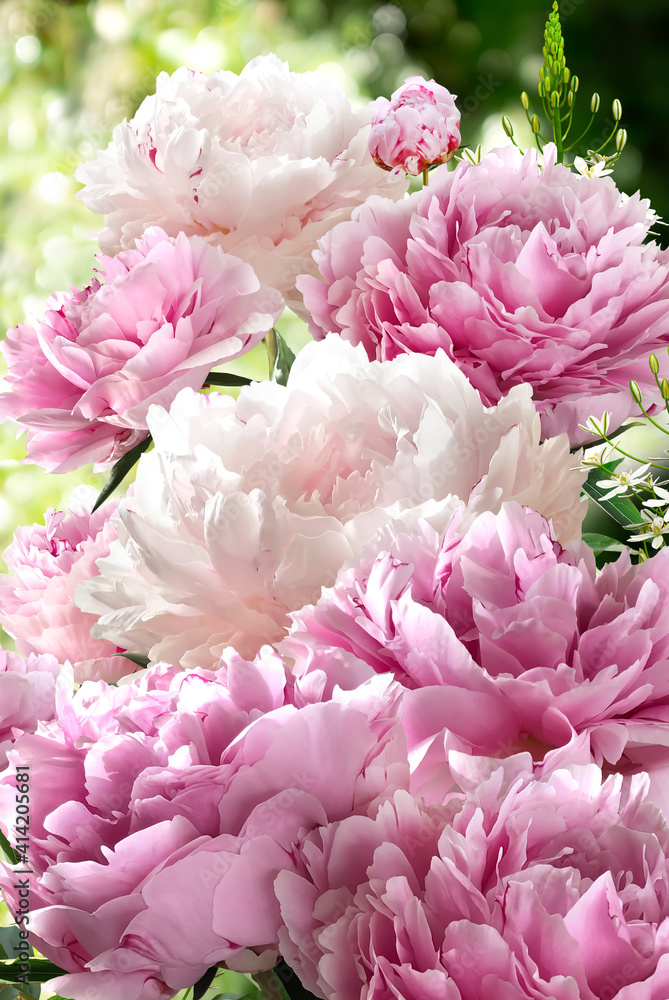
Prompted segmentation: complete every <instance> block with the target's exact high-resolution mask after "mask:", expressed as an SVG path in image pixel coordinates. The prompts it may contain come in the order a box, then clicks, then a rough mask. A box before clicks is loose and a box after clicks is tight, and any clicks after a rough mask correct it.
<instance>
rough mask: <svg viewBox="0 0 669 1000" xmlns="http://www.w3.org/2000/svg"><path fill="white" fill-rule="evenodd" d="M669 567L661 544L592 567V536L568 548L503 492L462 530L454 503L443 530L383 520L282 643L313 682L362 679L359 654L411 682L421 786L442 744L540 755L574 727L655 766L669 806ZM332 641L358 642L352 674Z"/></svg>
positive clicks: (603, 754)
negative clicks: (503, 499) (635, 557)
mask: <svg viewBox="0 0 669 1000" xmlns="http://www.w3.org/2000/svg"><path fill="white" fill-rule="evenodd" d="M668 578H669V550H667V551H665V550H664V549H663V550H662V551H661V552H659V553H658V554H657V555H656V556H654V557H653V558H652V559H649V560H647V561H646V562H643V563H640V564H639V565H636V566H632V565H631V564H630V559H629V555H628V554H627V553H624V554H623V555H621V556H620V558H619V559H618V561H617V562H615V563H609V564H607V565H606V566H605V567H604V568H603V569H602V570H601V571H600V572H599V573H598V572H597V570H596V567H595V562H594V556H593V554H592V551H591V549H590V548H589V547H588V546H587V545H585V543H581V542H574V543H572V544H570V545H568V546H567V547H566V548H563V547H562V545H560V544H559V542H558V541H557V540H556V538H555V534H554V533H553V531H552V530H551V527H550V525H549V524H548V522H547V521H546V520H545V518H543V517H542V516H541V515H540V514H537V513H536V512H535V511H531V510H529V509H528V508H523V507H521V506H520V505H518V504H513V503H509V504H504V505H503V506H502V509H501V511H500V512H499V513H498V514H492V513H485V514H481V515H480V516H479V517H478V518H477V519H476V520H475V521H474V522H473V523H472V524H471V525H470V526H469V527H468V528H467V529H466V530H463V525H462V523H461V516H460V514H456V515H455V516H454V518H453V520H452V521H451V523H450V524H449V525H448V527H447V529H446V531H445V532H443V533H442V534H441V535H440V534H439V533H438V532H436V531H435V530H434V529H433V528H431V527H430V526H429V525H428V524H425V523H423V524H420V525H418V526H417V527H416V529H415V530H414V531H413V532H411V533H409V532H407V530H406V528H405V527H404V526H402V525H394V526H391V527H389V528H388V529H387V530H386V531H385V532H383V533H382V534H381V536H380V537H379V538H378V539H377V540H375V541H374V543H373V544H372V545H370V546H369V548H368V549H367V552H366V555H365V557H364V558H363V559H362V560H360V561H359V562H357V563H351V564H349V566H348V567H345V568H344V569H342V570H341V572H340V574H339V576H338V579H337V582H336V583H335V585H334V587H333V588H332V589H331V590H327V591H324V593H323V596H322V597H321V598H320V600H319V601H318V602H317V604H316V605H315V607H308V608H305V609H303V610H302V611H300V612H299V613H297V614H294V615H293V616H292V617H293V619H294V625H293V629H292V630H291V634H290V636H289V638H288V639H287V640H286V642H285V643H284V644H283V646H282V647H281V649H282V651H283V652H284V655H286V656H290V657H291V658H293V659H294V660H295V661H296V664H295V670H296V672H297V673H298V674H300V675H308V674H309V673H311V672H315V674H316V676H315V677H314V679H313V681H312V686H313V685H314V684H315V686H316V687H315V689H316V690H317V691H318V692H319V697H327V695H328V692H329V691H330V690H332V687H333V685H334V684H338V685H341V686H343V687H355V686H356V685H357V684H358V683H360V680H361V678H362V679H364V677H365V676H366V675H365V674H364V672H362V673H361V669H360V664H359V663H358V661H359V660H362V661H364V662H365V663H366V664H367V665H368V667H369V668H370V672H378V673H385V672H387V671H391V672H392V673H393V674H394V676H395V678H396V679H397V680H399V681H400V682H401V683H402V685H403V686H404V687H406V688H408V689H410V690H409V691H408V693H407V695H406V697H405V698H404V700H403V705H402V717H403V724H404V727H405V729H406V732H407V736H408V739H409V746H410V748H411V749H413V750H415V757H414V765H415V767H416V776H415V779H414V780H415V787H420V785H421V783H422V782H424V781H427V780H428V778H429V779H430V780H432V779H433V778H435V777H436V776H438V775H439V774H440V773H441V772H443V761H444V748H446V749H449V748H456V749H458V750H462V751H465V752H467V753H474V754H486V755H491V756H502V755H507V754H509V753H513V752H515V751H516V750H518V749H519V748H522V749H525V748H527V749H530V750H531V751H532V752H533V755H534V756H535V758H536V759H537V760H538V761H541V760H542V759H543V758H544V756H545V754H546V753H547V752H549V751H550V750H551V748H555V747H562V746H566V745H567V744H569V743H570V741H571V740H572V739H573V737H574V734H575V733H579V734H580V733H583V734H586V735H587V737H588V738H589V744H590V748H591V753H592V755H593V758H594V760H595V761H596V763H598V764H600V765H601V764H603V763H606V766H608V767H612V766H613V767H616V768H619V769H622V770H625V771H629V770H638V769H639V768H642V769H643V770H649V771H651V772H652V774H653V778H654V782H653V794H654V796H655V798H656V800H657V802H658V805H659V804H661V805H663V806H664V805H666V806H669V788H668V786H667V781H666V777H665V776H664V775H665V773H666V769H667V767H669V589H668V588H667V579H668ZM332 647H334V648H337V649H340V650H343V651H344V652H345V653H347V654H352V656H353V657H355V658H357V659H355V660H354V661H353V662H352V663H351V666H350V674H351V681H350V682H349V683H347V681H346V674H347V671H346V665H345V663H344V664H343V665H342V662H341V658H340V659H336V658H335V659H334V660H331V659H330V656H329V650H330V648H332ZM330 670H332V677H331V678H329V677H328V674H329V672H330ZM321 691H322V692H324V693H323V694H320V692H321Z"/></svg>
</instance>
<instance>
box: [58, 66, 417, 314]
mask: <svg viewBox="0 0 669 1000" xmlns="http://www.w3.org/2000/svg"><path fill="white" fill-rule="evenodd" d="M372 108H373V105H369V106H368V107H366V108H364V109H363V110H361V111H353V110H352V108H351V105H350V102H349V100H348V98H347V97H346V95H345V93H344V91H343V90H342V88H341V87H340V85H339V84H338V83H337V82H336V81H335V80H333V79H332V78H331V77H326V76H324V75H322V74H320V73H291V72H289V70H288V66H287V64H286V63H284V62H281V60H279V59H277V57H276V56H274V55H268V56H258V58H256V59H253V60H252V61H251V62H250V63H248V65H247V66H245V67H244V69H243V70H242V72H241V74H240V75H239V76H237V75H236V74H235V73H231V72H229V71H227V70H225V71H223V70H221V71H219V72H216V73H213V74H212V75H211V76H206V75H205V74H204V73H194V72H192V71H191V70H187V69H185V68H182V69H179V70H177V71H176V73H173V74H172V76H168V75H167V73H161V74H160V76H159V77H158V80H157V81H156V94H155V96H152V97H147V98H146V99H145V100H144V101H143V102H142V104H141V105H140V107H139V110H138V111H137V113H136V115H135V117H134V118H133V119H132V120H131V121H129V122H123V123H122V124H121V125H118V126H117V127H116V129H115V130H114V136H113V139H112V141H111V142H110V144H109V146H108V148H107V149H106V150H104V151H101V152H99V153H98V155H97V158H96V159H95V160H93V161H91V162H90V163H85V164H83V165H82V166H80V167H79V169H78V171H77V179H78V180H79V181H81V182H82V183H83V184H85V185H86V186H85V187H84V189H83V191H81V192H80V193H79V198H81V199H82V201H84V202H85V204H86V205H87V206H88V207H89V208H90V209H92V210H93V211H94V212H98V213H101V214H104V215H106V228H105V229H103V231H102V232H101V234H100V245H101V247H102V249H103V250H105V251H106V252H108V253H115V252H116V251H117V250H119V249H120V248H126V247H129V246H132V244H133V241H134V240H136V239H138V238H139V237H140V236H141V234H142V233H143V232H144V230H145V229H146V228H147V227H148V226H153V225H159V226H162V228H163V229H165V230H166V231H167V232H168V233H170V235H171V236H176V235H177V233H179V232H185V233H188V234H189V235H190V234H197V235H199V236H203V237H205V239H207V241H208V242H210V243H215V244H217V245H218V246H221V247H222V248H223V249H224V250H226V251H228V252H230V253H234V254H236V255H237V256H238V257H241V258H242V259H243V260H246V261H248V262H249V263H250V264H252V266H253V268H254V270H255V271H256V274H257V275H258V277H259V278H260V280H261V281H263V282H264V283H265V284H268V285H271V286H272V287H274V288H278V289H279V290H280V291H281V292H282V293H283V294H284V295H285V297H286V300H287V301H288V303H289V305H291V306H293V307H298V308H299V306H300V303H301V297H300V296H299V295H297V293H296V291H295V278H296V276H297V275H298V274H300V272H302V271H309V270H310V269H313V270H314V271H315V266H314V264H313V261H312V260H311V253H312V251H313V250H314V249H315V247H316V242H317V240H318V239H319V238H320V237H321V236H323V235H324V234H325V233H326V232H327V231H328V229H330V227H331V226H333V225H334V224H335V223H336V222H340V221H341V220H342V219H348V218H350V215H351V210H352V209H353V208H354V207H355V206H356V205H359V204H361V203H362V202H363V201H364V200H365V199H366V198H367V196H368V195H370V194H374V193H377V194H381V195H383V196H384V197H386V198H392V199H397V198H401V197H402V195H403V194H404V193H405V191H406V181H405V180H404V179H399V178H391V179H390V180H389V179H388V178H387V177H386V176H385V175H383V174H380V173H379V170H378V168H377V167H376V166H375V164H374V162H373V161H372V158H371V156H370V154H369V150H368V148H367V141H368V137H369V123H370V120H371V116H372Z"/></svg>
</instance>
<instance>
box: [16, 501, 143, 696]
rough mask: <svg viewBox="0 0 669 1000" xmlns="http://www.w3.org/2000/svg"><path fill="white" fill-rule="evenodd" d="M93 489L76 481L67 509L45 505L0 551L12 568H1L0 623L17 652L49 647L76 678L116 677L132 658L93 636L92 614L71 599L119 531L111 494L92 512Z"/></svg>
mask: <svg viewBox="0 0 669 1000" xmlns="http://www.w3.org/2000/svg"><path fill="white" fill-rule="evenodd" d="M95 498H96V490H94V489H93V487H92V486H80V487H77V489H76V490H74V491H73V493H72V494H71V495H70V498H69V503H68V510H67V512H63V511H59V510H53V509H50V510H47V512H46V514H45V515H44V524H43V525H40V524H33V525H31V526H30V527H25V528H17V530H16V533H15V535H14V541H13V542H12V544H11V545H10V546H9V548H8V549H6V550H5V552H4V559H5V562H6V563H7V566H8V567H9V570H10V572H9V574H2V575H0V625H2V627H3V628H4V629H5V631H6V632H8V633H9V634H10V635H11V636H12V637H13V639H14V640H15V644H16V648H17V649H18V651H19V652H20V653H23V654H24V655H28V654H29V653H53V655H54V656H55V657H56V658H57V659H58V660H60V662H61V663H64V662H65V661H66V660H68V661H69V662H70V663H71V664H72V665H73V666H74V678H75V680H76V681H77V682H78V683H81V682H82V681H84V680H105V681H117V680H118V679H119V677H123V675H124V674H127V673H131V672H132V671H133V670H134V669H135V666H134V664H133V663H132V662H131V661H130V660H127V659H124V657H122V656H116V655H115V654H116V653H117V652H119V649H118V647H117V646H115V645H113V644H112V643H110V642H106V641H105V640H104V639H93V638H91V627H92V626H93V625H95V623H96V621H97V619H96V618H95V616H94V615H87V614H85V612H83V611H81V610H80V609H79V608H78V607H77V606H76V604H75V603H74V595H75V590H76V587H77V586H78V584H80V583H84V582H85V581H86V580H90V579H91V578H92V577H94V576H97V575H98V572H99V570H98V568H97V566H96V565H95V560H96V559H99V558H101V557H102V556H106V555H108V553H109V546H110V544H111V542H112V540H113V539H114V538H115V537H116V529H115V528H114V525H113V523H112V521H111V515H112V514H114V513H115V512H116V501H115V500H108V501H107V502H106V503H104V504H102V505H101V506H100V507H99V508H98V509H97V510H96V511H95V513H94V514H91V508H92V506H93V504H94V502H95Z"/></svg>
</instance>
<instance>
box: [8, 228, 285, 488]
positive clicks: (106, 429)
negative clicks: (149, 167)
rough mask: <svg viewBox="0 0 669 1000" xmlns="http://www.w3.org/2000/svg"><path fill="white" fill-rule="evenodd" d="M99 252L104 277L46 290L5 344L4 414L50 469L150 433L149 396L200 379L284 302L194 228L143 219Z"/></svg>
mask: <svg viewBox="0 0 669 1000" xmlns="http://www.w3.org/2000/svg"><path fill="white" fill-rule="evenodd" d="M98 261H99V263H100V269H99V272H98V273H99V274H100V277H101V278H102V279H103V280H102V281H101V280H100V279H98V278H94V279H93V282H92V284H91V285H89V286H88V287H87V288H85V289H83V291H80V292H78V291H76V290H74V292H73V294H72V295H60V296H54V297H52V298H51V299H50V300H49V304H50V306H51V308H50V309H49V310H48V311H47V313H46V315H45V317H44V319H43V320H41V321H40V322H39V323H38V324H37V327H36V328H35V329H33V327H31V326H28V325H26V324H21V325H20V326H17V327H15V328H14V329H13V330H10V331H9V333H8V335H7V340H6V341H5V342H4V344H3V345H2V352H3V354H4V357H5V360H6V362H7V365H8V367H9V375H8V376H7V383H8V384H9V386H10V387H11V389H12V391H11V392H8V393H3V394H2V395H1V396H0V416H1V417H10V418H12V419H14V420H17V421H18V422H19V424H20V425H21V426H23V427H27V428H28V442H27V451H28V456H29V459H30V460H31V461H33V462H35V463H36V464H37V465H41V466H42V467H43V468H45V469H46V470H47V471H48V472H68V471H70V470H71V469H76V468H78V467H79V466H81V465H85V464H86V463H87V462H95V463H97V464H96V468H97V469H106V468H108V467H109V466H111V465H113V464H114V462H115V461H116V459H117V458H119V457H120V456H121V455H123V454H124V453H125V452H126V451H129V450H130V449H131V448H132V447H133V446H134V445H136V444H138V443H139V442H140V441H142V440H143V439H144V438H146V437H147V436H148V430H147V423H146V413H147V410H148V408H149V406H150V405H151V404H152V403H163V404H165V405H169V403H170V402H171V401H172V400H173V399H174V397H175V396H176V394H177V392H178V391H179V390H180V389H182V388H183V387H184V386H191V388H193V389H199V388H200V387H201V386H202V384H203V383H204V381H205V378H206V376H207V374H208V373H209V371H210V370H211V369H212V368H213V367H214V366H216V365H221V364H224V363H226V362H228V361H231V360H232V359H233V358H237V357H239V356H240V355H241V354H244V353H245V352H246V351H249V350H251V348H252V347H255V346H256V344H259V343H260V341H261V340H262V338H263V337H264V336H265V334H266V333H267V331H268V330H269V329H270V327H271V326H272V324H273V323H274V322H275V320H276V319H277V318H278V316H279V315H280V314H281V310H282V307H283V302H282V300H281V297H280V296H279V295H278V293H277V292H275V291H274V290H273V289H270V288H265V287H264V286H263V285H261V284H260V283H259V281H258V279H257V278H256V276H255V274H254V273H253V271H252V270H251V268H250V267H249V266H248V265H247V264H244V263H242V262H241V261H239V260H238V259H237V258H236V257H232V256H229V255H226V254H224V253H223V252H222V251H221V250H220V249H219V248H217V247H210V246H208V245H207V244H206V243H205V242H204V240H202V239H199V238H198V237H190V238H188V237H186V236H184V235H183V234H180V235H178V236H176V237H175V238H171V237H168V236H166V235H165V233H164V232H163V231H162V230H160V229H151V230H149V231H148V232H147V233H146V234H145V235H144V236H143V238H142V239H141V240H140V241H139V242H138V244H137V247H136V249H134V250H128V251H126V252H125V253H122V254H119V255H118V256H117V257H114V258H111V257H105V256H103V255H98Z"/></svg>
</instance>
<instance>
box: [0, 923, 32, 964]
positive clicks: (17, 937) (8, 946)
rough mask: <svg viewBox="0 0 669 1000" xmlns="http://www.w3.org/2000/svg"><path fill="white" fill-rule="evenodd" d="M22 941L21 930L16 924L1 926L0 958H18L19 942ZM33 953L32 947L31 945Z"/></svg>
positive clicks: (30, 949)
mask: <svg viewBox="0 0 669 1000" xmlns="http://www.w3.org/2000/svg"><path fill="white" fill-rule="evenodd" d="M20 943H21V931H20V929H19V927H18V926H17V925H16V924H9V925H8V926H6V927H0V959H3V958H8V959H9V960H10V961H13V960H14V959H15V958H16V952H17V951H18V947H19V944H20ZM29 953H30V954H31V955H32V948H30V947H29Z"/></svg>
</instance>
